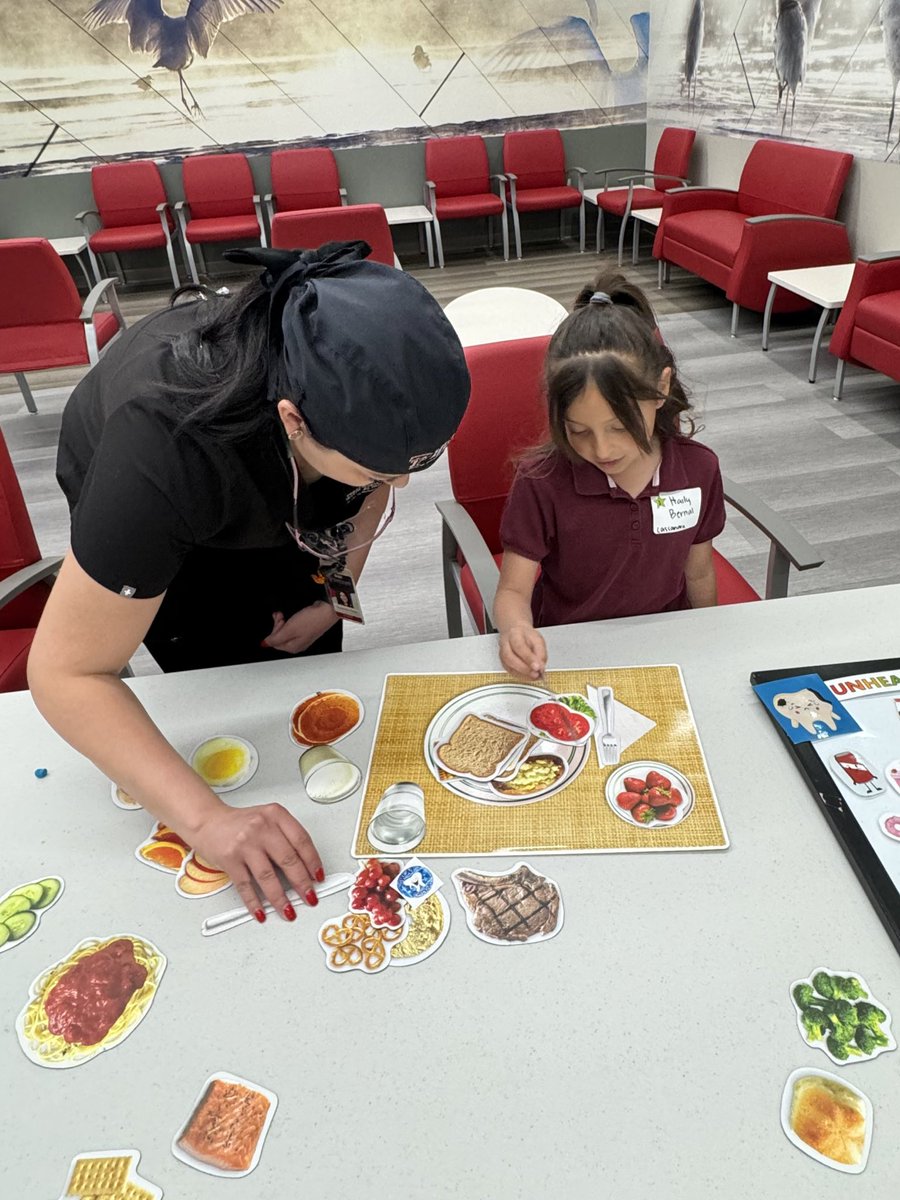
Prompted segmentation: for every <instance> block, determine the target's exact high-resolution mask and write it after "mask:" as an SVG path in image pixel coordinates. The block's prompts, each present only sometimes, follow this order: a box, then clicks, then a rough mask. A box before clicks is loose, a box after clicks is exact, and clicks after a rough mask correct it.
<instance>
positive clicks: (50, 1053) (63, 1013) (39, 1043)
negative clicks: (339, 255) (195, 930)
mask: <svg viewBox="0 0 900 1200" xmlns="http://www.w3.org/2000/svg"><path fill="white" fill-rule="evenodd" d="M98 955H105V956H108V957H110V958H113V959H115V960H117V962H118V964H119V969H118V970H117V971H116V976H117V978H118V980H119V981H120V983H122V984H123V985H124V986H123V987H122V990H121V991H120V992H119V994H118V996H117V997H116V1003H115V1005H114V1006H112V1007H106V1008H105V1009H104V1008H98V1007H97V1006H92V1008H91V1012H90V1014H89V1017H90V1026H89V1027H88V1028H81V1029H79V1025H78V1012H77V1010H76V1011H75V1012H73V1011H71V1009H69V1008H66V1006H65V1005H64V1004H60V1005H59V1006H56V1005H54V1004H53V1002H52V1001H51V1005H52V1006H53V1007H54V1008H55V1009H56V1015H57V1018H58V1019H59V1018H62V1019H64V1020H65V1021H66V1023H67V1026H68V1031H69V1032H70V1033H72V1034H76V1033H81V1034H82V1036H85V1037H94V1036H95V1035H97V1034H99V1036H98V1037H97V1040H96V1041H84V1042H78V1041H74V1040H73V1041H71V1042H67V1041H66V1040H65V1038H64V1037H63V1036H62V1034H58V1033H51V1032H50V1025H49V1016H48V1012H47V1002H48V999H49V997H50V996H51V995H52V993H53V991H54V989H55V987H56V985H57V984H58V983H59V981H60V980H61V979H62V977H63V976H64V975H68V974H69V972H70V971H73V970H77V971H79V973H80V974H81V975H82V976H83V977H84V982H83V985H82V986H81V987H80V988H79V994H80V995H81V996H84V995H85V994H90V992H91V990H92V989H93V991H95V992H98V993H99V992H103V993H104V994H105V996H106V997H108V994H109V993H108V984H107V983H106V982H105V981H104V977H103V973H102V972H101V970H100V966H101V964H99V963H98V962H97V956H98ZM165 969H166V958H165V955H164V954H163V953H162V951H161V950H159V949H158V948H157V947H156V946H154V945H153V943H152V942H148V941H145V940H144V939H143V938H139V937H135V936H134V935H132V934H128V933H124V934H116V935H115V936H113V937H107V938H87V939H86V940H85V941H83V942H79V943H78V945H77V946H75V948H74V949H73V950H72V951H70V953H69V954H67V955H66V957H65V958H63V959H60V960H59V962H56V963H53V965H52V966H50V967H48V968H47V969H46V970H45V971H43V972H42V973H41V974H40V975H39V976H38V977H37V979H35V981H34V982H33V983H32V985H31V989H30V991H29V997H28V1001H27V1003H26V1005H25V1007H24V1008H23V1009H22V1011H21V1012H20V1013H19V1015H18V1016H17V1017H16V1034H17V1035H18V1038H19V1045H20V1046H21V1047H22V1049H23V1051H24V1052H25V1054H26V1056H27V1057H28V1058H30V1059H31V1061H32V1062H33V1063H37V1065H38V1066H39V1067H52V1068H57V1069H62V1068H66V1067H78V1066H81V1064H82V1063H86V1062H89V1061H90V1060H91V1059H92V1058H96V1057H97V1055H98V1054H102V1053H103V1051H104V1050H111V1049H112V1048H113V1047H114V1046H118V1045H119V1043H120V1042H123V1041H124V1040H125V1038H127V1037H128V1036H129V1034H131V1033H133V1032H134V1030H135V1029H137V1027H138V1025H140V1023H141V1021H143V1019H144V1017H145V1016H146V1015H147V1013H148V1012H149V1010H150V1006H151V1005H152V1003H153V1001H154V1000H155V998H156V993H157V990H158V988H159V984H160V980H161V979H162V977H163V973H164V972H165ZM129 984H130V985H131V986H130V990H127V989H128V987H129ZM126 991H127V996H126ZM64 999H65V997H64ZM122 1001H124V1003H122ZM120 1005H121V1006H120ZM110 1018H111V1020H110V1023H108V1024H107V1020H109V1019H110ZM82 1024H83V1022H82Z"/></svg>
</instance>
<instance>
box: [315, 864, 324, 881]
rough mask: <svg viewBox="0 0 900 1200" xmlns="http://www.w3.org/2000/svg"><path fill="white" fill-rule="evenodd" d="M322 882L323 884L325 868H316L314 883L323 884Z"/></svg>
mask: <svg viewBox="0 0 900 1200" xmlns="http://www.w3.org/2000/svg"><path fill="white" fill-rule="evenodd" d="M324 882H325V868H324V867H316V883H324Z"/></svg>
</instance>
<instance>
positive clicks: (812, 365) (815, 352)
mask: <svg viewBox="0 0 900 1200" xmlns="http://www.w3.org/2000/svg"><path fill="white" fill-rule="evenodd" d="M830 316H831V309H830V308H823V309H822V315H821V317H819V323H818V325H817V326H816V336H815V337H814V338H813V344H812V350H811V351H810V353H809V382H810V383H815V382H816V361H817V359H818V357H819V346H821V344H822V334H823V333H824V331H825V326H826V325H827V324H828V318H829V317H830ZM841 361H843V360H841Z"/></svg>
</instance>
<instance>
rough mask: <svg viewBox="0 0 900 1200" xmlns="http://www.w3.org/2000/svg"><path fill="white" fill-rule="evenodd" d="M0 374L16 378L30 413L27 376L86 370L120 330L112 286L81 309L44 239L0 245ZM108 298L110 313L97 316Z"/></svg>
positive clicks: (101, 287)
mask: <svg viewBox="0 0 900 1200" xmlns="http://www.w3.org/2000/svg"><path fill="white" fill-rule="evenodd" d="M0 279H3V280H5V281H8V282H7V286H6V287H3V288H0V374H4V373H5V374H10V375H15V377H16V382H17V383H18V385H19V389H20V390H21V392H22V396H23V398H24V400H25V406H26V407H27V409H28V411H29V412H32V413H36V412H37V405H36V404H35V402H34V396H33V395H32V394H31V388H30V387H29V386H28V381H27V380H26V378H25V372H26V371H46V370H50V369H52V368H54V367H72V366H80V365H82V364H83V365H84V366H87V365H88V364H93V363H95V362H97V360H98V359H99V357H100V352H101V351H102V350H103V349H104V347H105V346H107V345H108V344H109V343H110V342H111V341H112V339H113V338H114V337H116V336H117V335H118V334H119V333H120V332H121V330H123V329H124V328H125V318H124V317H123V316H122V311H121V309H120V308H119V301H118V298H117V296H116V289H115V280H114V279H102V280H101V281H100V282H99V283H98V284H97V285H96V286H95V287H94V288H93V289H92V290H91V293H90V295H89V296H88V297H87V299H86V300H85V301H84V304H83V305H82V302H81V297H80V296H79V295H78V289H77V288H76V287H75V282H74V280H73V279H72V276H71V275H70V274H69V271H68V269H67V268H66V265H65V263H64V262H63V261H62V259H61V258H60V257H59V255H58V254H57V253H56V251H55V250H54V249H53V247H52V246H51V245H50V243H49V242H48V241H47V240H46V239H45V238H12V239H10V240H9V241H0ZM104 296H106V297H107V298H108V302H109V306H110V309H111V311H110V312H97V311H96V309H97V305H98V304H99V303H100V300H101V299H102V298H103V297H104Z"/></svg>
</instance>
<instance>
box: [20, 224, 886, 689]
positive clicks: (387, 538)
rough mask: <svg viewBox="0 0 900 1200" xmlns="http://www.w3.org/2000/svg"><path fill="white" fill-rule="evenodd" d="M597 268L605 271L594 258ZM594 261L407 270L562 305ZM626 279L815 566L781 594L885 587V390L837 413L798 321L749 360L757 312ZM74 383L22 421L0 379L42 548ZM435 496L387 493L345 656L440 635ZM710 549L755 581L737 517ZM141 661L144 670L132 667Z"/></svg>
mask: <svg viewBox="0 0 900 1200" xmlns="http://www.w3.org/2000/svg"><path fill="white" fill-rule="evenodd" d="M602 264H603V265H604V266H609V265H611V264H612V259H611V258H610V256H608V255H607V256H604V257H603V259H602ZM599 265H600V263H598V260H597V259H596V257H595V256H594V255H592V254H587V255H579V254H578V253H577V252H573V251H572V250H571V249H568V248H566V247H561V248H557V247H550V248H547V249H538V250H529V251H528V257H527V258H526V259H524V260H523V261H522V262H521V263H515V262H514V263H510V264H508V265H507V264H504V263H503V262H502V260H500V259H497V258H496V257H492V256H489V255H480V254H478V255H472V256H467V257H465V258H461V259H456V260H453V259H451V260H449V265H448V267H447V269H446V270H445V271H443V272H439V271H429V270H428V269H427V268H425V269H421V268H413V270H414V273H415V274H416V275H417V276H418V277H419V278H420V279H421V280H422V282H423V283H425V284H426V286H428V287H429V288H430V290H431V291H432V292H433V293H434V295H435V296H436V297H437V298H438V299H439V300H440V301H441V303H447V302H448V301H449V300H451V299H453V298H454V297H455V296H457V295H460V294H462V293H463V292H466V291H469V290H471V289H473V288H476V287H488V286H492V285H497V284H499V283H504V284H510V285H513V286H521V287H533V288H536V289H538V290H541V291H544V292H547V293H548V294H550V295H553V296H555V297H556V298H557V299H559V300H561V301H562V302H563V303H566V304H569V303H570V301H571V299H572V297H573V296H574V294H575V292H576V291H577V290H578V288H579V287H580V286H581V285H582V283H584V282H587V281H588V280H590V279H591V278H592V276H593V275H594V274H595V273H596V271H597V269H598V268H599ZM627 273H628V274H629V275H630V276H632V277H633V278H635V279H637V280H638V281H639V282H641V283H642V284H643V286H644V287H645V288H646V289H647V290H648V293H649V294H650V296H651V298H652V299H653V301H654V303H655V304H656V305H657V308H658V311H659V314H660V324H661V326H662V330H663V333H664V335H665V337H666V339H667V341H668V342H669V344H670V345H671V346H672V348H673V350H674V352H675V354H676V357H677V359H678V361H679V363H680V368H681V371H682V374H683V377H684V379H685V381H686V382H687V384H688V385H689V387H690V389H691V390H692V392H693V395H694V399H695V404H696V407H697V414H698V418H699V420H700V422H701V424H702V425H703V429H702V432H701V433H700V434H699V437H700V438H701V440H703V441H704V442H706V443H707V444H709V445H710V446H712V448H713V449H714V450H715V451H716V452H717V453H718V455H719V457H720V459H721V462H722V468H723V471H724V472H725V473H726V474H727V475H730V476H731V477H732V478H733V479H735V480H736V481H739V482H741V483H744V484H746V485H747V486H749V487H751V488H752V489H753V491H755V492H756V493H758V494H759V495H760V496H761V497H762V498H763V499H765V500H766V501H767V503H768V504H769V505H771V507H772V508H774V509H775V510H776V511H778V512H779V513H781V514H782V515H784V516H785V517H786V518H787V519H789V520H790V521H791V522H792V523H793V524H794V525H795V526H796V527H797V528H798V529H799V530H800V531H801V532H802V533H803V535H804V536H805V537H806V538H808V539H809V541H811V542H812V543H813V544H814V545H816V546H817V547H819V548H820V549H821V551H822V553H823V554H824V556H825V558H826V562H825V564H824V566H823V567H821V568H819V569H818V570H815V571H810V572H807V573H806V574H805V575H803V576H800V575H797V574H796V573H794V574H793V575H792V581H791V591H792V592H793V593H801V592H812V591H826V590H834V589H839V588H854V587H865V586H867V585H874V584H879V583H887V582H896V581H897V580H898V579H900V385H898V384H896V383H894V382H893V381H891V380H888V379H885V378H883V377H881V376H878V375H874V374H872V373H870V372H863V371H858V370H853V369H850V370H849V371H848V379H847V384H846V387H845V399H844V400H843V401H842V402H840V403H837V402H835V401H834V400H833V399H832V393H831V384H832V380H833V368H834V360H833V359H830V358H829V356H828V354H827V351H826V350H824V349H823V351H822V353H821V359H820V366H819V382H818V383H816V384H809V383H808V382H807V379H806V369H807V364H808V358H809V347H810V344H811V338H812V332H813V322H814V317H813V316H809V317H806V318H800V319H798V318H791V319H790V320H786V321H779V320H778V319H776V323H775V328H774V331H773V334H772V338H771V341H770V350H769V352H768V353H767V354H764V353H762V351H761V350H760V348H759V345H760V319H759V317H757V316H756V315H755V314H745V315H744V317H743V319H742V322H741V327H740V336H739V337H738V338H737V339H736V340H732V339H731V338H730V337H729V321H730V308H729V306H728V305H727V304H726V303H725V301H724V298H723V297H722V295H721V293H719V292H717V291H716V290H715V289H712V288H709V287H707V286H706V285H705V284H702V283H700V282H698V281H697V280H694V279H692V278H691V277H690V276H688V275H686V274H685V273H683V272H679V271H673V279H672V283H671V284H670V285H668V286H667V288H666V289H665V291H664V292H662V293H659V292H657V291H656V287H655V284H656V270H655V263H654V262H653V260H652V259H650V258H649V256H646V257H645V259H644V262H642V263H641V264H640V265H639V266H638V267H636V268H632V267H630V266H629V267H628V268H627ZM217 282H218V281H217ZM165 297H166V293H165V292H162V291H159V292H150V291H135V292H131V293H126V295H125V297H124V306H125V309H126V314H127V316H128V317H129V318H132V319H133V318H136V317H138V316H139V315H141V314H142V313H144V312H148V311H150V310H151V309H153V308H154V307H157V306H158V305H159V304H161V303H163V302H164V301H165ZM80 374H81V372H80V371H60V372H53V373H50V372H47V373H43V374H35V375H34V376H31V381H32V386H33V387H34V389H35V394H36V397H37V401H38V406H39V408H40V412H39V414H38V415H37V416H31V415H29V414H28V413H26V412H25V410H24V406H23V405H22V403H21V400H20V399H19V397H18V394H17V392H16V391H15V384H14V380H12V379H11V378H10V377H6V376H4V377H0V427H2V429H3V432H4V434H5V436H6V439H7V442H8V443H9V446H10V450H11V452H12V456H13V461H14V463H15V465H16V470H17V471H18V473H19V477H20V480H21V483H22V489H23V491H24V493H25V498H26V501H27V503H28V507H29V511H30V512H31V516H32V520H33V522H34V526H35V530H36V532H37V536H38V541H39V543H40V545H41V549H42V551H43V552H44V553H45V554H52V553H61V552H62V551H63V550H64V549H65V547H66V543H67V537H68V518H67V512H66V507H65V504H64V502H63V500H62V497H61V495H60V493H59V491H58V489H57V487H56V483H55V479H54V475H53V469H54V459H55V453H56V442H57V438H58V433H59V421H60V413H61V411H62V408H63V406H64V404H65V401H66V398H67V396H68V395H69V392H70V390H71V387H72V386H73V385H74V383H75V382H76V381H77V379H78V378H79V376H80ZM450 495H451V490H450V483H449V477H448V473H447V466H446V462H440V463H438V464H437V465H436V466H435V467H434V468H432V469H431V470H429V471H428V472H426V473H424V474H422V475H419V476H415V477H414V478H413V480H412V482H411V483H410V486H409V487H408V488H407V489H405V490H404V491H402V492H400V493H399V495H398V505H397V518H396V519H395V521H394V523H393V525H392V526H391V527H390V529H389V530H388V531H387V533H386V534H385V535H384V537H383V538H381V539H380V541H379V542H378V544H377V546H376V547H375V549H374V551H373V553H372V555H371V558H370V560H369V564H368V566H367V569H366V575H365V580H364V588H363V592H362V595H363V601H364V605H365V610H366V617H367V624H366V625H365V626H364V627H362V628H357V627H351V628H348V630H347V638H346V645H347V647H348V648H357V647H368V646H375V645H387V644H401V643H404V642H411V641H427V640H432V639H436V638H441V637H444V636H446V624H445V617H444V608H443V593H442V585H441V572H440V562H439V553H438V551H439V545H440V523H439V520H438V517H437V513H436V511H435V509H434V501H435V500H440V499H444V498H448V497H450ZM730 516H731V514H730ZM719 548H720V549H721V550H722V552H723V553H725V554H726V555H727V556H728V557H729V558H731V559H732V560H733V561H734V562H735V564H736V565H737V566H738V567H739V569H740V570H741V571H742V572H743V573H744V574H745V575H746V576H747V577H748V578H749V579H750V581H751V582H752V583H753V584H754V585H755V586H757V587H760V586H761V585H762V580H763V576H764V571H765V561H766V544H765V542H764V540H763V539H762V537H761V536H760V535H759V534H758V533H757V532H756V531H755V530H754V529H753V528H752V527H751V526H749V525H748V523H747V522H746V521H745V520H743V518H740V517H738V516H737V515H735V516H734V519H733V520H731V519H730V520H729V525H728V527H727V528H726V530H725V532H724V534H723V535H722V538H721V539H720V541H719ZM398 665H400V664H398ZM141 666H142V668H143V669H152V666H148V660H146V657H145V658H144V659H143V660H142V663H141Z"/></svg>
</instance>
